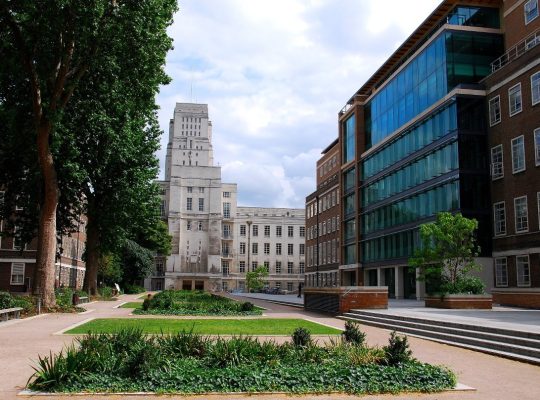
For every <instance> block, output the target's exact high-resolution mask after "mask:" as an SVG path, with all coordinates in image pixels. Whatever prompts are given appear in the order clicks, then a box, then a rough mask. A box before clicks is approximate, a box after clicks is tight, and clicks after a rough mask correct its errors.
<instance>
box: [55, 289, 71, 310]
mask: <svg viewBox="0 0 540 400" xmlns="http://www.w3.org/2000/svg"><path fill="white" fill-rule="evenodd" d="M55 294H56V305H57V306H58V307H60V308H70V307H72V306H73V289H71V288H69V287H64V288H58V289H56V290H55Z"/></svg>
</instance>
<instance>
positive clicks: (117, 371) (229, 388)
mask: <svg viewBox="0 0 540 400" xmlns="http://www.w3.org/2000/svg"><path fill="white" fill-rule="evenodd" d="M293 339H294V335H293ZM298 342H299V340H298V337H297V338H296V340H294V343H296V344H294V343H284V344H276V343H274V342H272V341H270V342H268V341H265V342H260V341H258V340H257V339H253V338H249V337H235V338H232V339H230V340H226V339H216V340H212V339H209V338H207V337H204V336H200V335H197V334H193V333H191V332H189V333H186V332H182V333H179V334H176V335H171V336H168V335H159V336H145V335H144V334H142V332H141V331H140V330H123V331H120V332H118V333H116V334H109V335H107V334H105V335H87V336H85V337H84V338H82V339H80V340H78V344H77V345H72V346H71V347H68V348H67V349H65V350H64V351H63V352H61V353H59V354H56V355H52V354H51V355H50V356H49V357H44V358H40V359H39V365H38V367H36V373H35V374H34V376H33V377H32V378H31V379H30V383H29V385H28V387H29V388H30V389H32V390H38V391H48V392H107V393H114V392H159V393H183V394H194V393H211V392H252V393H257V392H286V393H327V392H343V393H352V394H364V393H398V392H403V391H414V392H418V391H422V392H424V391H441V390H445V389H449V388H453V387H454V386H455V384H456V378H455V375H454V374H453V373H452V372H451V371H449V370H447V369H446V368H443V367H438V366H433V365H429V364H423V363H420V362H418V361H416V360H414V359H412V358H410V352H407V351H403V350H404V349H405V348H406V347H407V345H406V339H403V340H399V338H398V339H396V336H395V335H394V334H393V335H392V338H391V340H390V342H389V345H388V346H386V347H385V348H382V349H381V348H369V347H365V346H364V345H363V344H352V343H346V342H341V341H334V342H332V343H330V344H328V345H326V346H324V347H321V346H317V345H315V344H314V343H313V342H311V341H310V340H309V339H308V340H307V341H304V342H303V343H302V344H298ZM404 343H405V346H404Z"/></svg>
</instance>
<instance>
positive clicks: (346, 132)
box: [343, 114, 356, 164]
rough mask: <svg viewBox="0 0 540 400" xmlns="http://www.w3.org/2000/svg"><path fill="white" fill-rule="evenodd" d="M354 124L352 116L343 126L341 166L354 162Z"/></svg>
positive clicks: (354, 120)
mask: <svg viewBox="0 0 540 400" xmlns="http://www.w3.org/2000/svg"><path fill="white" fill-rule="evenodd" d="M355 122H356V117H355V116H354V114H353V115H352V116H350V117H349V118H348V119H347V120H346V121H345V123H344V124H343V138H344V140H343V164H346V163H348V162H349V161H352V160H354V156H355V151H356V146H355V125H356V124H355Z"/></svg>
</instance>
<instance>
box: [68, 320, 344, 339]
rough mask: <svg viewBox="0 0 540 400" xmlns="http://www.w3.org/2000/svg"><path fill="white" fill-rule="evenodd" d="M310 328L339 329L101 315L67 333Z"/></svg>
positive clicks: (299, 323)
mask: <svg viewBox="0 0 540 400" xmlns="http://www.w3.org/2000/svg"><path fill="white" fill-rule="evenodd" d="M300 327H301V328H305V329H309V330H310V332H311V333H313V334H315V335H339V334H340V333H341V331H340V330H339V329H335V328H330V327H327V326H324V325H320V324H317V323H314V322H311V321H306V320H303V319H291V318H281V319H277V318H256V319H154V318H130V319H127V318H117V319H114V318H103V319H94V320H92V321H89V322H87V323H86V324H84V325H80V326H78V327H75V328H73V329H71V330H69V331H67V332H66V333H67V334H85V333H88V332H92V333H113V332H118V331H120V330H122V329H125V328H128V329H140V330H141V331H142V332H143V333H149V334H157V333H161V332H163V333H167V334H170V333H177V332H181V331H183V330H184V331H191V330H193V332H194V333H199V334H204V335H290V334H292V332H293V331H294V330H295V329H297V328H300Z"/></svg>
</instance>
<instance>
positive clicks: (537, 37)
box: [491, 29, 540, 73]
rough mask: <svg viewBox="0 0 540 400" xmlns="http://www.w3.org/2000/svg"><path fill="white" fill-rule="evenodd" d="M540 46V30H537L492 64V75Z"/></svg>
mask: <svg viewBox="0 0 540 400" xmlns="http://www.w3.org/2000/svg"><path fill="white" fill-rule="evenodd" d="M538 45H540V29H537V30H536V31H534V32H533V33H531V34H530V35H529V36H527V37H526V38H525V39H523V40H522V41H520V42H519V43H517V44H516V45H514V46H512V47H511V48H510V49H508V50H507V51H506V53H504V54H503V55H502V56H500V57H499V58H497V59H496V60H495V61H493V62H492V63H491V73H493V72H495V71H498V70H499V69H501V68H502V67H504V66H505V65H507V64H509V63H511V62H512V61H514V60H515V59H517V58H519V57H521V56H522V55H523V54H525V53H526V52H528V51H529V50H531V49H533V48H534V47H536V46H538Z"/></svg>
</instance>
